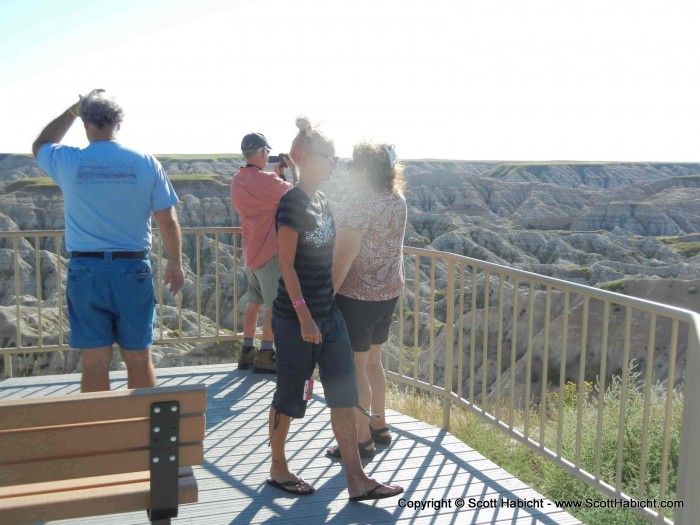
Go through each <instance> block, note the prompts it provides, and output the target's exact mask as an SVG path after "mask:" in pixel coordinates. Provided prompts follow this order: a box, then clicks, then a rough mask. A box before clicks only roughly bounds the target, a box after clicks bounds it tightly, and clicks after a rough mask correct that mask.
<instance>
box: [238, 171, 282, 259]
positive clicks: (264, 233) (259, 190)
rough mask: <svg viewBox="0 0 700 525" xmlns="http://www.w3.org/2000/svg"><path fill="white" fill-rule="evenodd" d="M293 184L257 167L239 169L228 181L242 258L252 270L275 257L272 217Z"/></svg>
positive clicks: (275, 239)
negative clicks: (236, 215)
mask: <svg viewBox="0 0 700 525" xmlns="http://www.w3.org/2000/svg"><path fill="white" fill-rule="evenodd" d="M292 187H293V186H292V184H290V183H289V182H285V181H283V180H282V179H280V178H279V177H278V176H277V174H276V173H273V172H269V171H262V170H261V169H258V168H257V167H256V166H251V167H249V168H241V169H240V170H239V171H238V173H237V174H236V175H235V176H234V177H233V179H232V180H231V204H233V207H234V208H236V212H237V213H238V216H239V217H240V219H241V227H242V228H243V240H242V248H243V257H244V258H245V264H246V266H247V267H248V268H249V269H251V270H255V269H257V268H260V267H261V266H262V265H263V264H265V263H266V262H267V261H269V260H270V259H271V258H272V257H273V256H274V255H275V254H277V230H276V229H275V213H276V211H277V205H278V204H279V202H280V199H281V198H282V195H284V194H285V193H287V191H288V190H290V189H291V188H292Z"/></svg>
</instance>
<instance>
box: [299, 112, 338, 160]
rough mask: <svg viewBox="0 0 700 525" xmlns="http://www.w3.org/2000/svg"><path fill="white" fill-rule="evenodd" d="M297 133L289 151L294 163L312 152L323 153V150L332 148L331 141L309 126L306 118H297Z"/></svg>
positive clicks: (309, 122)
mask: <svg viewBox="0 0 700 525" xmlns="http://www.w3.org/2000/svg"><path fill="white" fill-rule="evenodd" d="M296 125H297V128H298V129H299V133H297V136H296V137H294V140H293V141H292V147H291V148H290V149H289V155H290V156H291V157H292V160H294V162H296V163H299V161H300V160H301V159H302V158H303V157H305V156H306V155H308V154H309V153H311V152H313V151H319V150H321V151H320V152H321V153H323V150H327V149H331V148H333V141H332V140H331V139H329V138H328V137H326V136H325V135H324V134H323V133H321V132H320V131H319V130H317V129H316V128H315V127H314V126H312V125H311V121H310V120H309V119H308V117H304V116H299V117H297V120H296Z"/></svg>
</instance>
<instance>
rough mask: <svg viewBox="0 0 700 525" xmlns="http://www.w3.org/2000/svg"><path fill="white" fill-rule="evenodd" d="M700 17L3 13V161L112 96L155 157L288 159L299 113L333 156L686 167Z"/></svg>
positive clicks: (266, 8)
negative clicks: (261, 142)
mask: <svg viewBox="0 0 700 525" xmlns="http://www.w3.org/2000/svg"><path fill="white" fill-rule="evenodd" d="M699 23H700V2H697V0H695V1H686V0H670V1H662V0H657V1H650V0H636V1H628V0H613V1H610V0H602V1H601V0H584V1H579V0H566V1H564V0H480V1H474V0H421V1H414V0H400V1H394V0H352V1H346V0H332V1H331V0H295V1H291V0H197V1H192V0H119V1H118V2H115V1H114V0H109V1H104V0H93V1H91V2H85V1H84V0H2V1H1V2H0V35H1V36H0V115H1V116H0V152H3V153H27V152H29V151H30V147H31V143H32V141H33V140H34V139H35V138H36V136H37V135H38V134H39V132H40V131H41V129H42V128H43V127H44V126H45V125H46V124H47V123H48V122H49V121H50V120H51V119H53V118H54V117H56V116H57V115H59V114H60V113H61V112H62V111H64V110H65V109H66V108H67V107H68V106H70V105H71V104H72V103H74V102H75V101H76V100H77V97H78V94H80V93H87V92H89V91H90V90H91V89H92V88H104V89H107V90H108V91H109V92H110V93H111V94H113V95H114V96H115V97H116V99H117V100H118V101H119V102H120V103H121V104H122V106H123V107H124V110H125V113H126V117H125V120H124V123H123V125H122V130H121V132H120V141H121V142H123V143H124V144H127V145H129V146H132V147H134V148H136V149H140V150H142V151H147V152H150V153H155V154H168V153H171V154H173V153H179V154H185V153H189V154H194V153H239V152H240V142H241V138H242V137H243V135H245V134H246V133H249V132H251V131H259V132H262V133H264V134H265V135H266V136H267V138H268V140H269V142H270V144H271V145H272V147H273V150H274V151H276V152H287V151H288V149H289V145H290V144H291V141H292V139H293V137H294V134H295V133H296V127H295V125H294V121H295V119H296V117H297V116H298V115H300V114H303V115H307V116H308V117H309V118H310V119H311V121H312V122H314V123H317V124H318V125H319V127H320V129H321V130H322V131H323V132H324V133H325V134H326V135H328V136H329V137H330V138H332V139H333V140H334V142H335V144H336V150H337V153H338V154H339V155H341V156H343V157H348V156H350V155H351V153H352V146H353V144H356V143H358V142H361V141H374V142H385V143H392V144H395V145H396V151H397V153H398V155H399V157H401V158H406V159H416V158H434V159H464V160H505V161H507V160H511V161H516V160H523V161H553V160H570V161H576V160H578V161H664V162H681V161H688V162H696V161H700V147H699V140H698V139H699V138H700V137H699V136H698V135H699V134H700V133H698V129H697V128H698V123H700V67H699V65H700V64H699V62H700V30H699V26H700V24H699ZM64 142H65V143H67V144H71V145H75V146H85V145H87V140H86V139H85V136H84V131H83V130H82V127H81V126H80V125H79V123H78V124H76V125H74V126H73V128H72V129H71V130H70V131H69V133H68V135H67V136H66V138H65V139H64Z"/></svg>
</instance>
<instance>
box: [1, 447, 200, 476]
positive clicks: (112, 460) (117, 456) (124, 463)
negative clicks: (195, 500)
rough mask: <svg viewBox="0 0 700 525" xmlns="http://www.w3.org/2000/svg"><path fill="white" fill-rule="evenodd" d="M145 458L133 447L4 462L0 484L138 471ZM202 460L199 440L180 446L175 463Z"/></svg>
mask: <svg viewBox="0 0 700 525" xmlns="http://www.w3.org/2000/svg"><path fill="white" fill-rule="evenodd" d="M149 460H150V450H136V451H128V452H123V451H118V452H114V453H112V454H102V455H98V456H82V457H77V458H70V459H48V460H41V461H32V462H26V463H22V464H18V465H13V466H10V465H6V466H3V467H2V468H0V486H9V485H23V484H25V483H37V482H42V481H55V480H60V479H74V478H84V477H93V476H102V475H109V474H122V473H125V472H139V471H142V470H143V469H144V468H145V467H147V465H148V464H149ZM203 462H204V445H203V444H202V443H197V444H194V445H184V446H181V447H180V458H179V465H180V466H181V467H191V466H194V465H201V464H202V463H203Z"/></svg>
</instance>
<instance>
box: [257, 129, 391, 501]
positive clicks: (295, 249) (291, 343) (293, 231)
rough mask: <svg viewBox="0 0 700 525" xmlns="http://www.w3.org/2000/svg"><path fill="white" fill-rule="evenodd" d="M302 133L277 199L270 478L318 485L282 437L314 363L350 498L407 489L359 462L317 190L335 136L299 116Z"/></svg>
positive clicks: (347, 354)
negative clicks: (287, 183)
mask: <svg viewBox="0 0 700 525" xmlns="http://www.w3.org/2000/svg"><path fill="white" fill-rule="evenodd" d="M297 126H298V127H299V133H298V135H297V136H296V138H295V139H294V142H293V143H292V148H291V150H290V155H291V157H292V159H293V160H294V163H295V164H296V165H297V167H298V168H299V170H300V172H301V175H300V181H299V183H298V184H297V185H296V186H295V187H294V188H293V189H291V190H289V191H288V192H287V193H286V194H285V195H284V196H283V197H282V199H281V200H280V204H279V208H278V210H277V228H278V232H277V238H278V244H279V262H280V270H281V271H282V279H281V280H280V284H279V288H278V292H277V298H276V299H275V302H274V305H273V309H272V329H273V332H274V334H275V346H276V347H277V389H276V390H275V395H274V398H273V400H272V408H271V409H270V443H271V448H272V465H271V467H270V477H269V478H268V480H267V483H268V484H270V485H272V486H274V487H277V488H280V489H282V490H285V491H287V492H290V493H292V494H299V495H303V494H311V493H312V492H313V491H314V488H313V486H311V485H310V484H309V483H307V482H305V481H304V480H303V479H301V478H300V477H299V476H297V475H296V474H295V473H293V472H291V471H290V470H289V467H288V465H287V458H286V454H285V441H286V438H287V434H288V432H289V425H290V421H291V418H292V417H295V418H300V417H303V416H304V412H305V410H306V403H307V399H310V395H308V383H309V380H311V378H312V374H313V371H314V368H315V366H316V364H318V365H319V375H320V377H321V382H322V383H323V386H324V392H325V396H326V402H327V404H328V406H329V407H330V409H331V425H332V427H333V433H334V434H335V437H336V439H337V440H338V445H339V447H340V450H341V453H342V455H343V459H344V461H345V474H346V477H347V481H348V493H349V496H350V500H352V501H362V500H368V499H380V498H387V497H391V496H395V495H397V494H400V493H401V492H403V488H401V487H399V486H389V485H384V484H382V483H378V482H377V481H375V480H373V479H371V478H369V477H368V476H367V475H366V474H365V472H364V470H363V469H362V464H361V463H360V455H359V449H358V444H357V428H356V427H355V418H354V411H355V410H356V408H355V407H356V406H357V404H358V398H357V384H356V382H355V368H354V362H353V353H352V348H351V346H350V340H349V338H348V333H347V328H346V327H345V321H344V320H343V317H342V315H341V314H340V312H339V310H338V308H337V307H336V305H335V301H334V299H333V279H332V265H333V246H334V243H335V223H334V221H333V215H332V214H331V211H330V208H329V206H328V202H327V201H326V197H325V195H323V193H321V192H319V191H318V186H319V185H320V184H321V182H323V181H326V180H328V179H330V177H331V174H332V173H333V170H334V168H335V167H336V165H337V162H338V157H336V156H335V147H334V145H333V142H332V141H331V140H329V139H328V138H327V137H326V136H325V135H323V134H322V133H320V132H319V131H317V130H315V129H313V128H312V127H311V125H310V123H309V121H308V120H307V119H305V118H299V119H297Z"/></svg>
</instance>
